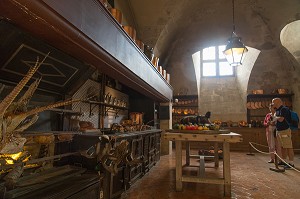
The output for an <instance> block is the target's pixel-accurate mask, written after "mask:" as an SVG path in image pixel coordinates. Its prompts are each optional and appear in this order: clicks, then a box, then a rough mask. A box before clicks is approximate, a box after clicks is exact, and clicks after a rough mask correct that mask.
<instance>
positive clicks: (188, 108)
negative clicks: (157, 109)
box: [172, 95, 198, 124]
mask: <svg viewBox="0 0 300 199" xmlns="http://www.w3.org/2000/svg"><path fill="white" fill-rule="evenodd" d="M191 115H198V95H176V96H174V97H173V109H172V123H173V124H176V123H179V122H180V120H181V119H182V118H183V117H185V116H191Z"/></svg>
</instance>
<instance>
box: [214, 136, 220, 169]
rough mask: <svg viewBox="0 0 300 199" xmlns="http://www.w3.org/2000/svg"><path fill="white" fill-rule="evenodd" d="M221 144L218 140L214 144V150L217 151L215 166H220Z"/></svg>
mask: <svg viewBox="0 0 300 199" xmlns="http://www.w3.org/2000/svg"><path fill="white" fill-rule="evenodd" d="M218 151H219V145H218V142H215V144H214V152H215V154H214V155H215V158H214V159H215V167H219V152H218Z"/></svg>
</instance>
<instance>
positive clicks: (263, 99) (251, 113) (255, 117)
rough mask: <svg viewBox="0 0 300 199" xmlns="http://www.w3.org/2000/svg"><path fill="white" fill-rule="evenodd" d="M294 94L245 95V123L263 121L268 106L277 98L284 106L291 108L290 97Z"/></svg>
mask: <svg viewBox="0 0 300 199" xmlns="http://www.w3.org/2000/svg"><path fill="white" fill-rule="evenodd" d="M293 95H294V94H293V93H290V94H249V95H247V122H248V123H251V121H263V120H264V118H265V116H266V114H267V113H268V112H269V108H268V105H269V104H270V103H271V102H272V99H274V98H276V97H279V98H281V99H282V101H283V102H284V105H285V106H287V107H289V108H292V96H293Z"/></svg>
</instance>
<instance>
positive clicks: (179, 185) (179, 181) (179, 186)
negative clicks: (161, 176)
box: [175, 140, 182, 191]
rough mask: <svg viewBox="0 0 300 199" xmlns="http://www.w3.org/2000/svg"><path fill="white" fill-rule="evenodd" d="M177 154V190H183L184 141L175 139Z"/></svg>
mask: <svg viewBox="0 0 300 199" xmlns="http://www.w3.org/2000/svg"><path fill="white" fill-rule="evenodd" d="M175 155H176V191H182V143H181V141H178V140H176V141H175Z"/></svg>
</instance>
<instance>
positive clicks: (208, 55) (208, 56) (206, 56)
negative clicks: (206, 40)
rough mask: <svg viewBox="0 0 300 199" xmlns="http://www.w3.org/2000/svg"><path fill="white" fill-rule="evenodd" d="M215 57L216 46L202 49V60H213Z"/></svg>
mask: <svg viewBox="0 0 300 199" xmlns="http://www.w3.org/2000/svg"><path fill="white" fill-rule="evenodd" d="M214 59H216V48H215V47H214V46H213V47H209V48H204V49H203V60H214Z"/></svg>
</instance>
